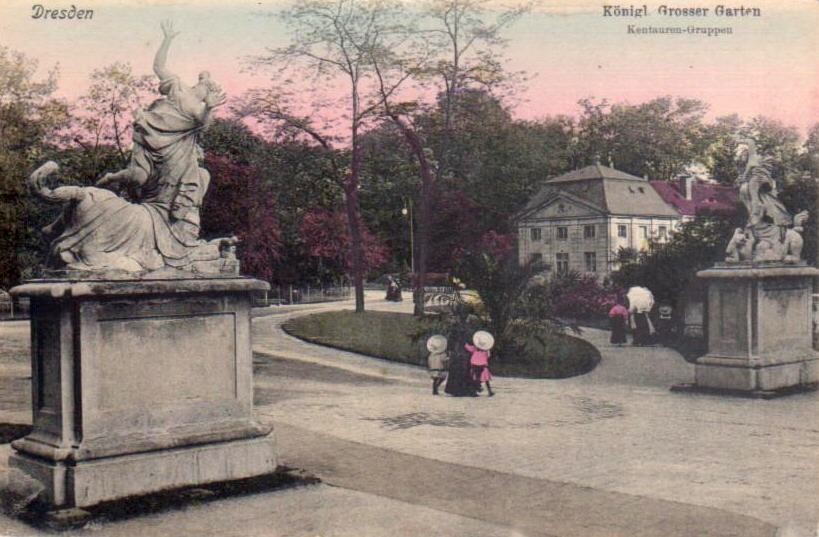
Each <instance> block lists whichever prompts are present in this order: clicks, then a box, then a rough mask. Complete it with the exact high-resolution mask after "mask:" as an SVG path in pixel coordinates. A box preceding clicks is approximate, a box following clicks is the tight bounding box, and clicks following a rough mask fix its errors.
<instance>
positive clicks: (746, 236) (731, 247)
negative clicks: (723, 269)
mask: <svg viewBox="0 0 819 537" xmlns="http://www.w3.org/2000/svg"><path fill="white" fill-rule="evenodd" d="M753 251H754V237H753V235H752V234H751V233H750V231H745V230H744V229H742V228H741V227H738V228H736V229H735V230H734V235H733V236H732V237H731V241H730V242H729V243H728V247H727V248H726V249H725V253H726V254H727V255H726V257H725V261H726V262H727V263H740V262H742V261H751V259H752V258H753Z"/></svg>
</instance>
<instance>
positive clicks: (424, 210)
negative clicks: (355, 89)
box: [387, 107, 435, 317]
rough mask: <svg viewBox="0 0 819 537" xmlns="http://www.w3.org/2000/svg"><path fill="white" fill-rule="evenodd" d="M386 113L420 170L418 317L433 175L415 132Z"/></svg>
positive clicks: (415, 293) (414, 295) (415, 299)
mask: <svg viewBox="0 0 819 537" xmlns="http://www.w3.org/2000/svg"><path fill="white" fill-rule="evenodd" d="M387 113H388V115H389V116H390V119H392V120H393V122H394V123H395V124H396V125H397V126H398V128H399V129H400V130H401V133H402V134H403V135H404V139H405V140H406V141H407V145H409V147H410V149H411V150H412V152H413V154H414V155H415V158H416V159H418V168H419V169H420V171H421V203H420V211H419V212H418V213H417V214H418V217H417V222H418V234H417V235H416V237H417V238H416V241H415V244H416V250H417V255H416V258H415V273H416V278H415V282H414V283H415V288H414V289H413V292H412V298H413V304H414V308H413V312H414V314H415V315H416V316H418V317H423V316H424V285H425V284H426V279H427V261H428V259H429V230H430V221H429V220H430V216H431V215H430V208H431V203H432V192H433V186H434V184H435V175H434V174H433V173H432V169H431V168H430V164H429V160H427V156H426V154H425V153H424V146H423V144H422V143H421V140H420V138H418V135H417V134H416V132H415V131H414V130H413V129H412V127H410V126H409V125H407V123H406V122H405V121H404V120H403V119H401V117H400V116H399V115H398V114H396V113H394V112H392V111H391V110H390V109H389V107H387Z"/></svg>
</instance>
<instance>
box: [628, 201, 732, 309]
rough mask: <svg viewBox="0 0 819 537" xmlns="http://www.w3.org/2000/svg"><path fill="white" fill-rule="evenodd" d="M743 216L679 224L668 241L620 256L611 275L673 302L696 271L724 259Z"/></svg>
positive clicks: (692, 280) (690, 283)
mask: <svg viewBox="0 0 819 537" xmlns="http://www.w3.org/2000/svg"><path fill="white" fill-rule="evenodd" d="M743 217H744V215H737V217H736V218H735V219H733V220H732V219H729V218H704V217H700V218H697V219H695V220H693V221H691V222H685V223H683V224H682V225H681V226H680V229H678V230H677V231H676V232H675V233H674V234H673V235H671V238H670V239H669V240H668V242H665V243H662V242H654V241H652V242H651V243H650V244H649V248H648V250H647V251H645V252H639V253H637V254H636V255H634V254H633V252H632V253H631V254H632V255H628V253H626V252H623V253H622V255H620V256H619V257H620V261H621V263H622V264H621V266H620V269H619V270H617V271H616V272H614V273H613V274H612V281H613V283H614V284H615V285H616V286H618V287H622V288H624V289H625V288H628V287H631V286H633V285H641V286H643V287H648V288H649V289H651V291H652V292H653V293H654V296H655V297H656V298H657V300H658V301H667V302H670V303H673V304H676V303H677V302H678V300H679V298H680V297H681V296H682V294H683V293H684V292H685V291H686V289H687V288H689V287H690V286H692V285H694V280H695V278H696V274H697V271H699V270H702V269H705V268H708V267H711V266H713V264H714V263H715V262H717V261H722V260H724V259H725V248H726V246H727V245H728V241H729V240H730V238H731V234H732V233H733V231H734V229H735V228H736V227H738V226H741V225H742V224H743Z"/></svg>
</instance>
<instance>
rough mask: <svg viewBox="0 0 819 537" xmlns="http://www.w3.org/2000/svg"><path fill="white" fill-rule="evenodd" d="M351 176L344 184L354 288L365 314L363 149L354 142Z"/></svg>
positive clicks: (357, 306) (358, 305) (357, 304)
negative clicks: (360, 180)
mask: <svg viewBox="0 0 819 537" xmlns="http://www.w3.org/2000/svg"><path fill="white" fill-rule="evenodd" d="M352 151H353V154H352V162H351V164H350V175H349V176H348V177H347V181H345V184H344V194H345V196H344V198H345V206H346V209H347V224H348V226H349V228H350V248H351V250H352V252H351V253H352V256H353V259H352V269H353V270H352V272H353V275H352V276H353V286H354V287H355V311H356V313H363V312H364V247H363V244H362V240H361V226H360V223H361V218H360V210H359V203H358V176H359V172H360V170H361V149H360V148H359V147H358V143H357V140H355V139H354V140H353V149H352Z"/></svg>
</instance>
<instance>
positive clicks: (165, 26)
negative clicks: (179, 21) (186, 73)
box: [154, 21, 179, 80]
mask: <svg viewBox="0 0 819 537" xmlns="http://www.w3.org/2000/svg"><path fill="white" fill-rule="evenodd" d="M161 26H162V34H163V38H162V44H161V45H159V50H157V51H156V56H155V57H154V73H156V76H158V77H159V80H167V79H169V78H171V77H172V76H174V74H173V73H172V72H171V71H169V70H168V68H167V63H168V49H169V48H170V47H171V41H173V38H174V37H176V36H177V35H179V32H175V31H174V29H173V22H171V21H163V22H162V24H161Z"/></svg>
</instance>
